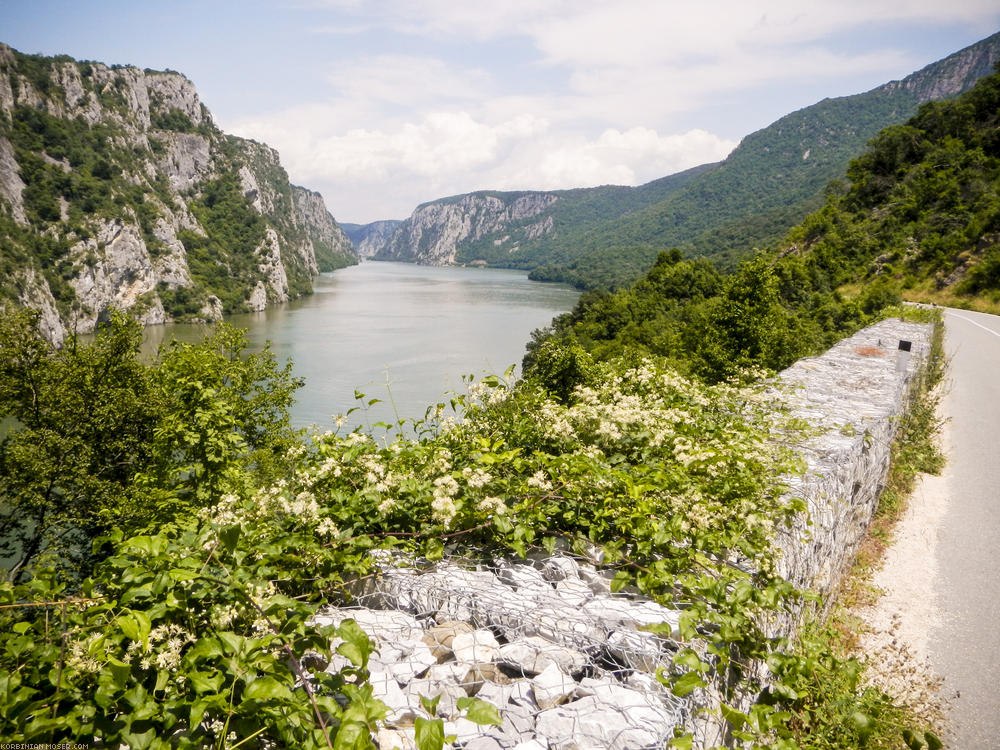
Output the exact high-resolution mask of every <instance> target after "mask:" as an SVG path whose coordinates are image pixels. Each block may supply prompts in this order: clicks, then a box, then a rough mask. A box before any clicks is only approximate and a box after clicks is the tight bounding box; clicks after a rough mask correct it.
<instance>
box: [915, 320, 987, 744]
mask: <svg viewBox="0 0 1000 750" xmlns="http://www.w3.org/2000/svg"><path fill="white" fill-rule="evenodd" d="M945 349H946V351H947V352H948V354H949V356H950V358H951V368H950V380H951V388H950V391H949V393H948V394H947V395H946V396H945V398H944V401H943V404H942V407H943V412H944V416H945V417H946V418H948V419H949V420H950V429H949V434H950V441H949V443H950V445H949V450H948V453H949V455H948V461H949V467H948V470H947V472H946V474H945V477H946V488H947V496H948V501H947V510H946V512H945V514H944V518H943V521H942V524H941V527H940V529H939V531H938V538H937V545H936V546H937V573H936V576H935V580H934V596H935V600H936V601H935V605H936V609H937V611H938V612H939V613H940V614H941V618H940V623H939V624H938V625H937V626H936V627H935V629H934V630H933V631H932V632H931V633H930V658H931V662H932V665H933V666H934V668H935V670H936V671H937V672H938V674H940V675H941V676H942V677H943V678H944V686H943V688H942V692H943V694H944V695H945V696H946V697H949V698H951V699H952V700H951V704H952V709H951V724H952V728H951V730H950V732H949V737H948V739H949V740H950V741H949V742H947V746H948V747H949V748H954V750H987V749H989V748H1000V317H998V316H994V315H985V314H983V313H974V312H967V311H965V310H947V311H946V312H945Z"/></svg>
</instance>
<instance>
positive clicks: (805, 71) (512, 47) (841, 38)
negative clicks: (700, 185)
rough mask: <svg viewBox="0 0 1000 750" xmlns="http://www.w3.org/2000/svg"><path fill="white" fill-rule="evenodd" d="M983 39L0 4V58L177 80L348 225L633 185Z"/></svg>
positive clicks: (913, 3)
mask: <svg viewBox="0 0 1000 750" xmlns="http://www.w3.org/2000/svg"><path fill="white" fill-rule="evenodd" d="M997 30H1000V2H997V0H948V1H947V2H942V0H760V1H758V0H698V1H697V2H696V0H465V1H464V2H462V0H369V1H367V2H366V1H364V0H196V1H194V2H189V1H188V0H176V1H174V0H163V1H161V2H145V1H142V0H124V1H120V0H100V1H98V0H72V1H68V0H0V41H2V42H4V43H6V44H9V45H10V46H12V47H14V48H15V49H18V50H20V51H21V52H27V53H40V54H45V55H55V54H67V55H70V56H72V57H75V58H77V59H88V60H97V61H100V62H105V63H108V64H113V63H117V64H131V65H137V66H139V67H143V68H153V69H171V70H176V71H179V72H181V73H183V74H184V75H186V76H187V77H188V78H190V79H191V80H192V81H193V82H194V83H195V85H196V87H197V89H198V92H199V95H200V96H201V99H202V101H203V102H204V104H205V105H206V106H207V107H208V108H209V110H211V112H212V114H213V117H214V118H215V121H216V123H217V124H218V125H219V126H220V127H221V128H222V129H223V130H225V131H226V132H229V133H234V134H236V135H241V136H244V137H248V138H253V139H255V140H258V141H262V142H264V143H267V144H268V145H270V146H273V147H274V148H276V149H278V151H279V152H280V154H281V161H282V164H283V165H284V166H285V168H286V169H287V171H288V173H289V177H290V178H291V180H292V182H294V183H296V184H299V185H304V186H306V187H309V188H311V189H313V190H318V191H320V192H321V193H322V194H323V196H324V198H325V200H326V203H327V206H328V208H329V209H330V211H331V212H332V213H333V215H334V216H335V217H336V218H337V220H338V221H341V222H353V223H367V222H370V221H375V220H378V219H402V218H405V217H407V216H408V215H409V214H410V213H411V212H412V211H413V209H414V208H415V207H416V206H417V205H418V204H420V203H423V202H425V201H429V200H433V199H435V198H440V197H444V196H448V195H455V194H458V193H464V192H470V191H473V190H484V189H489V190H528V189H535V190H555V189H563V188H573V187H591V186H595V185H603V184H619V185H639V184H642V183H645V182H648V181H650V180H654V179H657V178H659V177H663V176H666V175H668V174H672V173H674V172H677V171H680V170H683V169H687V168H688V167H692V166H696V165H698V164H704V163H707V162H713V161H718V160H720V159H723V158H724V157H725V156H726V155H727V154H728V153H729V152H730V151H731V150H732V149H733V148H734V147H735V146H736V145H737V144H738V143H739V141H740V140H741V139H742V138H743V137H744V136H746V135H748V134H750V133H752V132H754V131H756V130H759V129H760V128H763V127H766V126H767V125H769V124H770V123H771V122H773V121H775V120H777V119H778V118H779V117H781V116H783V115H785V114H788V113H789V112H792V111H795V110H797V109H801V108H802V107H806V106H809V105H810V104H814V103H815V102H817V101H820V100H821V99H824V98H827V97H836V96H846V95H850V94H856V93H861V92H863V91H867V90H869V89H871V88H874V87H875V86H878V85H879V84H881V83H885V82H886V81H890V80H895V79H899V78H902V77H904V76H906V75H908V74H909V73H911V72H913V71H915V70H918V69H920V68H922V67H923V66H925V65H927V64H929V63H932V62H934V61H936V60H939V59H941V58H942V57H946V56H947V55H949V54H951V53H952V52H955V51H957V50H959V49H961V48H962V47H965V46H968V45H969V44H972V43H974V42H976V41H979V40H980V39H982V38H984V37H987V36H989V35H990V34H992V33H994V32H996V31H997Z"/></svg>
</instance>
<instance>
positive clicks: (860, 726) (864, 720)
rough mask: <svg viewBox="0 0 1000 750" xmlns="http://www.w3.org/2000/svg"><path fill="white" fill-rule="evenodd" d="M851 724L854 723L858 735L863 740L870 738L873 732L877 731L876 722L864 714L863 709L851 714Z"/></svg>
mask: <svg viewBox="0 0 1000 750" xmlns="http://www.w3.org/2000/svg"><path fill="white" fill-rule="evenodd" d="M851 724H852V725H854V731H855V732H857V733H858V736H859V737H860V738H861V739H862V740H866V739H868V737H869V736H870V735H871V733H872V732H874V731H875V722H874V721H872V718H871V717H870V716H868V715H867V714H863V713H862V712H861V711H855V712H854V713H852V714H851Z"/></svg>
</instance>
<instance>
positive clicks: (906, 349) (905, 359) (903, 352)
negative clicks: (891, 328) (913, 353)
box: [896, 339, 913, 372]
mask: <svg viewBox="0 0 1000 750" xmlns="http://www.w3.org/2000/svg"><path fill="white" fill-rule="evenodd" d="M912 346H913V342H912V341H905V340H903V339H900V341H899V349H898V351H897V352H896V372H906V367H907V365H909V364H910V349H911V347H912Z"/></svg>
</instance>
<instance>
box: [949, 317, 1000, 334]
mask: <svg viewBox="0 0 1000 750" xmlns="http://www.w3.org/2000/svg"><path fill="white" fill-rule="evenodd" d="M948 314H949V315H950V316H951V317H953V318H961V319H962V320H964V321H966V322H967V323H972V325H974V326H978V327H979V328H982V329H983V330H984V331H986V332H987V333H992V334H993V335H994V336H996V337H997V338H1000V333H997V332H996V331H994V330H993V329H992V328H987V327H986V326H984V325H983V324H982V323H977V322H976V321H974V320H973V319H972V318H967V317H965V316H964V315H959V314H958V313H953V312H951V311H950V310H949V311H948Z"/></svg>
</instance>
